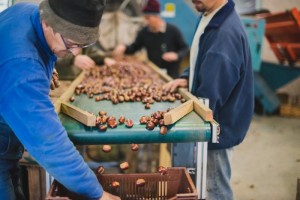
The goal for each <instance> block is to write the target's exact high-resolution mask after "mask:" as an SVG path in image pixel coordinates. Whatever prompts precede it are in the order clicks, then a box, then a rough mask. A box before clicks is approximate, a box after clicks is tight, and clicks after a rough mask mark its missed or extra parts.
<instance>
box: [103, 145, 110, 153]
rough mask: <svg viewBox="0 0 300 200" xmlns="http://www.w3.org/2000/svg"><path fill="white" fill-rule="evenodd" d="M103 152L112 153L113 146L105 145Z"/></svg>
mask: <svg viewBox="0 0 300 200" xmlns="http://www.w3.org/2000/svg"><path fill="white" fill-rule="evenodd" d="M102 151H103V152H105V153H108V152H110V151H111V146H110V145H103V147H102Z"/></svg>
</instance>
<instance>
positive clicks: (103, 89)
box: [69, 61, 185, 109]
mask: <svg viewBox="0 0 300 200" xmlns="http://www.w3.org/2000/svg"><path fill="white" fill-rule="evenodd" d="M165 83H166V82H165V81H164V80H162V79H161V78H160V77H159V75H158V74H157V73H155V72H154V71H153V70H152V69H151V68H150V67H149V66H147V65H146V64H144V63H141V62H137V61H130V62H128V61H120V62H117V64H115V65H113V66H110V67H108V66H105V65H104V66H101V67H96V68H92V69H90V70H88V71H86V72H85V77H84V79H83V81H82V82H81V83H80V84H79V85H77V86H76V88H75V91H74V93H75V96H76V95H77V96H79V95H81V94H85V95H87V96H88V97H89V98H93V99H95V101H102V100H109V101H111V102H112V103H113V104H118V103H122V102H142V103H144V104H145V108H146V109H149V108H150V107H151V104H153V103H154V102H161V101H169V102H174V101H176V100H180V101H181V102H185V99H184V98H183V97H182V95H181V94H179V93H170V92H165V91H163V89H162V87H163V85H164V84H165ZM75 96H72V97H71V98H70V99H69V100H70V101H71V102H73V101H75Z"/></svg>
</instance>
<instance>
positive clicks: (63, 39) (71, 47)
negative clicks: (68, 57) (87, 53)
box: [60, 35, 96, 54]
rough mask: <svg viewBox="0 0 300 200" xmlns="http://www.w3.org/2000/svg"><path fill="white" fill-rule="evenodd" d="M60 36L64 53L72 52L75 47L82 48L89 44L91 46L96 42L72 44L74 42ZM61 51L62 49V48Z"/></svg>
mask: <svg viewBox="0 0 300 200" xmlns="http://www.w3.org/2000/svg"><path fill="white" fill-rule="evenodd" d="M60 36H61V39H62V41H63V43H64V45H65V47H66V50H65V51H66V54H73V53H72V51H71V50H72V49H77V48H80V49H83V48H87V47H89V46H92V45H93V44H95V43H96V42H93V43H90V44H74V43H71V42H69V41H68V40H65V38H64V37H63V36H62V35H60ZM62 51H63V50H62Z"/></svg>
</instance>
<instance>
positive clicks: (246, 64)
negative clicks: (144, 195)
mask: <svg viewBox="0 0 300 200" xmlns="http://www.w3.org/2000/svg"><path fill="white" fill-rule="evenodd" d="M193 3H194V5H195V8H196V9H197V10H198V11H199V12H201V13H202V14H201V19H200V21H199V24H198V27H197V30H196V32H195V35H194V39H193V43H192V47H191V54H190V67H189V68H187V69H186V70H185V71H184V73H183V74H182V75H181V77H180V78H179V79H175V80H173V81H171V82H169V83H167V84H166V85H165V86H164V89H165V90H166V91H174V90H175V89H176V88H178V87H188V88H189V91H190V92H191V93H192V94H193V95H195V96H196V97H203V98H208V99H209V107H210V109H212V111H213V113H214V119H215V120H216V121H217V122H218V123H219V124H220V127H221V134H220V138H219V143H211V142H209V143H208V160H207V162H208V163H207V180H208V181H207V197H208V198H207V200H232V199H233V192H232V190H231V186H230V178H231V166H230V161H231V157H232V151H233V147H234V146H236V145H238V144H240V143H241V142H242V141H243V139H244V137H245V135H246V133H247V130H248V128H249V125H250V122H251V119H252V115H253V110H254V91H253V90H254V89H253V72H252V66H251V55H250V47H249V44H248V41H247V36H246V33H245V31H244V28H243V26H242V23H241V21H240V18H239V16H238V14H237V13H236V11H235V9H234V3H233V1H232V0H228V1H227V0H193Z"/></svg>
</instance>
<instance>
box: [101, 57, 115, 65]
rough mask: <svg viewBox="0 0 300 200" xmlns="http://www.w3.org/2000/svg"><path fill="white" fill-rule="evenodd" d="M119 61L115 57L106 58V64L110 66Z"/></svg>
mask: <svg viewBox="0 0 300 200" xmlns="http://www.w3.org/2000/svg"><path fill="white" fill-rule="evenodd" d="M116 63H117V61H116V60H115V59H112V58H108V57H106V58H104V64H105V65H106V66H108V67H111V66H113V65H115V64H116Z"/></svg>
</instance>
